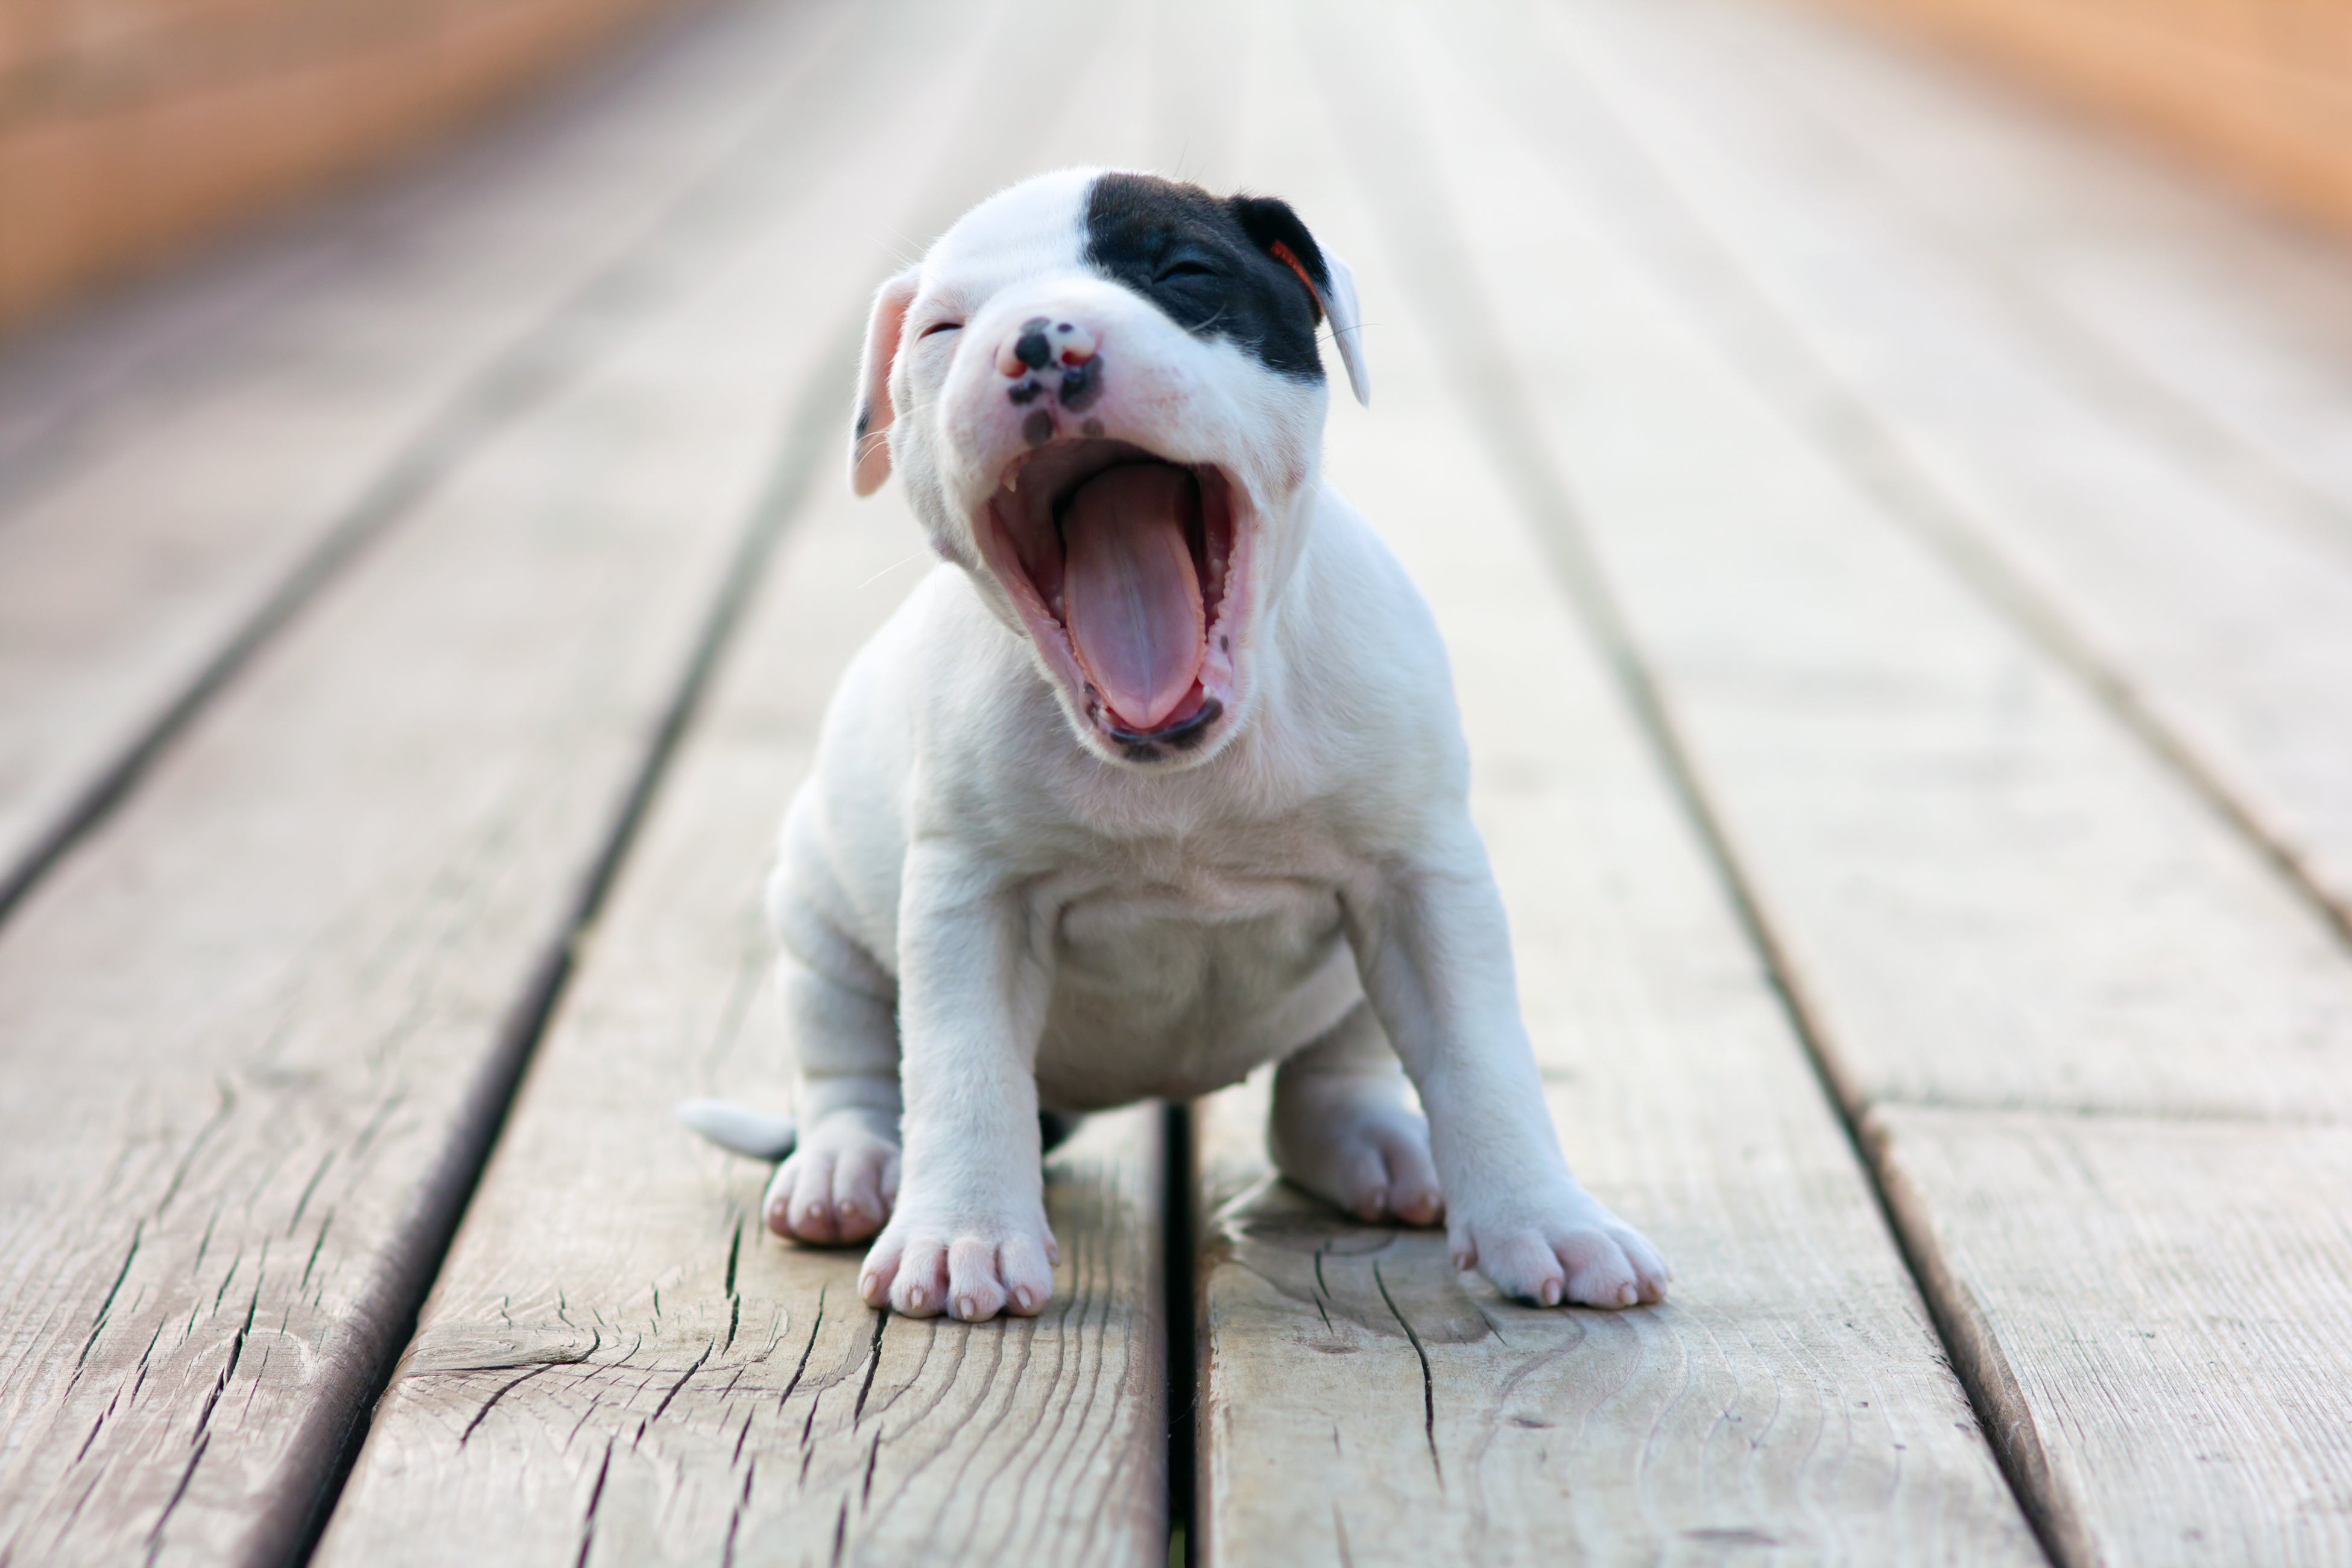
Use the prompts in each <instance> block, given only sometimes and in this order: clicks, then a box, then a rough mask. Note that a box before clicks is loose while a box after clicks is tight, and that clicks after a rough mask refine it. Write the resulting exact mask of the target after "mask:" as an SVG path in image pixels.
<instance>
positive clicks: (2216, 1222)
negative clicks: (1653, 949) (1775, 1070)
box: [1871, 1107, 2352, 1564]
mask: <svg viewBox="0 0 2352 1568" xmlns="http://www.w3.org/2000/svg"><path fill="white" fill-rule="evenodd" d="M1871 1132H1872V1136H1873V1141H1874V1143H1876V1144H1877V1145H1878V1146H1879V1148H1880V1149H1881V1150H1882V1158H1883V1160H1884V1162H1885V1168H1886V1172H1887V1193H1888V1196H1889V1198H1890V1199H1891V1200H1892V1201H1893V1203H1894V1204H1895V1209H1896V1212H1897V1213H1898V1214H1900V1215H1902V1216H1903V1222H1904V1224H1905V1226H1906V1228H1907V1229H1910V1230H1913V1231H1915V1232H1916V1233H1918V1234H1921V1235H1931V1236H1933V1237H1935V1245H1934V1247H1933V1248H1932V1251H1931V1254H1930V1255H1931V1256H1932V1257H1933V1258H1935V1259H1936V1260H1937V1261H1936V1279H1935V1283H1936V1288H1937V1289H1938V1290H1939V1291H1942V1292H1946V1293H1948V1294H1950V1295H1952V1296H1953V1297H1954V1298H1956V1299H1968V1300H1971V1301H1972V1302H1973V1303H1974V1306H1975V1310H1976V1312H1977V1314H1979V1315H1978V1316H1975V1317H1973V1318H1972V1319H1971V1323H1972V1326H1974V1327H1976V1328H1978V1329H1979V1332H1977V1333H1976V1334H1974V1335H1973V1336H1971V1337H1969V1338H1968V1339H1966V1340H1964V1341H1963V1342H1961V1343H1960V1344H1959V1345H1958V1346H1956V1349H1958V1351H1959V1353H1960V1354H1961V1355H1962V1356H1963V1358H1964V1359H1965V1361H1967V1362H1973V1363H1976V1365H1977V1366H1978V1367H1979V1369H1980V1371H1979V1376H1980V1377H1981V1380H1982V1381H1983V1383H1984V1384H1985V1385H1986V1386H1988V1387H1990V1388H1993V1389H1997V1390H1999V1391H2000V1395H1999V1396H2000V1409H2001V1412H2002V1415H2003V1416H2004V1420H2005V1425H2006V1426H2008V1428H2009V1431H2010V1434H2011V1437H2010V1441H2011V1444H2012V1446H2013V1447H2016V1448H2018V1449H2019V1450H2021V1451H2023V1452H2025V1453H2027V1454H2029V1455H2030V1456H2031V1457H2032V1462H2033V1463H2034V1464H2035V1465H2037V1466H2038V1467H2039V1468H2041V1469H2042V1472H2043V1474H2044V1476H2045V1478H2046V1479H2045V1482H2044V1484H2045V1486H2046V1489H2047V1491H2046V1495H2047V1496H2048V1497H2049V1498H2050V1499H2051V1500H2052V1504H2053V1510H2052V1511H2053V1516H2054V1522H2055V1523H2056V1525H2057V1531H2056V1532H2057V1533H2058V1534H2060V1536H2061V1538H2062V1539H2064V1540H2067V1541H2068V1542H2070V1543H2072V1544H2073V1551H2072V1552H2071V1553H2070V1555H2071V1557H2072V1558H2073V1560H2074V1561H2077V1562H2084V1563H2090V1562H2107V1563H2148V1564H2170V1563H2179V1564H2202V1563H2341V1562H2344V1561H2345V1560H2346V1559H2347V1557H2352V1517H2347V1510H2346V1509H2345V1506H2344V1495H2345V1478H2346V1477H2347V1476H2352V1392H2347V1391H2352V1375H2347V1373H2352V1358H2347V1355H2346V1353H2345V1346H2346V1344H2347V1342H2352V1310H2347V1297H2346V1294H2345V1290H2344V1281H2345V1279H2347V1277H2352V1226H2347V1223H2346V1220H2345V1215H2344V1210H2343V1205H2342V1204H2340V1203H2339V1202H2337V1201H2336V1194H2340V1193H2342V1192H2343V1191H2344V1190H2345V1188H2346V1185H2347V1183H2352V1131H2347V1130H2346V1129H2344V1128H2341V1127H2276V1126H2272V1127H2257V1126H2247V1125H2243V1124H2231V1123H2202V1124H2200V1123H2189V1122H2179V1121H2137V1120H2121V1119H2108V1118H2093V1119H2084V1118H2080V1117H2072V1116H2048V1115H2035V1114H2027V1113H2015V1114H2008V1115H1997V1116H1986V1115H1979V1114H1959V1113H1954V1112H1950V1111H1937V1110H1919V1109H1913V1108H1909V1107H1891V1108H1888V1109H1886V1110H1881V1111H1876V1112H1874V1113H1873V1115H1872V1119H1871ZM1986 1325H1991V1326H1994V1327H1995V1328H1996V1329H1997V1331H1996V1332H1991V1333H1987V1332H1983V1331H1982V1329H1983V1328H1984V1327H1985V1326H1986Z"/></svg>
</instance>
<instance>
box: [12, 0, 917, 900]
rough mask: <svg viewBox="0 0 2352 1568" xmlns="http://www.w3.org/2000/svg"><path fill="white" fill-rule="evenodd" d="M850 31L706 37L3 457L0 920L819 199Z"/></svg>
mask: <svg viewBox="0 0 2352 1568" xmlns="http://www.w3.org/2000/svg"><path fill="white" fill-rule="evenodd" d="M841 30H842V18H841V17H840V16H837V15H836V14H835V10H834V8H832V7H829V6H807V7H803V6H792V7H778V8H772V9H762V10H755V11H751V12H744V13H740V14H738V15H737V16H735V17H734V20H733V26H731V27H729V28H716V29H710V28H706V29H702V30H698V31H697V32H696V33H694V34H693V35H692V36H690V37H685V38H682V39H680V40H678V42H677V44H676V45H675V46H674V47H672V48H671V49H670V50H668V51H666V58H664V59H663V60H661V61H660V62H659V64H658V68H655V69H649V70H646V71H643V72H640V73H633V75H632V76H631V77H630V78H628V79H625V80H624V81H623V82H621V83H618V84H616V86H615V88H614V89H613V90H612V91H609V92H608V93H606V94H605V95H603V96H604V107H605V108H606V109H607V110H609V116H608V117H606V118H602V119H594V120H590V121H585V122H578V121H575V122H573V123H572V124H569V125H563V124H558V125H557V126H554V127H551V132H553V134H548V133H542V134H541V136H539V137H535V138H522V139H520V142H521V144H520V147H519V148H516V149H513V150H510V151H509V156H508V157H506V158H505V159H503V160H495V161H487V162H488V166H487V167H486V166H484V163H482V162H478V163H476V164H475V165H473V166H472V167H470V168H467V169H464V170H461V171H457V172H455V173H453V174H451V175H450V176H448V177H447V178H446V179H444V180H442V181H439V182H426V183H425V185H424V187H423V188H422V189H415V190H410V191H406V192H404V193H401V194H400V198H401V199H396V200H395V199H387V200H386V201H384V202H383V203H381V204H370V205H363V206H362V207H361V208H360V209H358V210H356V211H354V212H352V213H350V214H348V215H346V216H343V217H342V218H341V219H339V220H337V221H336V222H334V223H331V224H328V225H325V226H327V227H329V228H334V229H338V230H339V231H340V232H339V233H338V234H337V235H336V237H335V242H334V244H333V245H332V246H331V247H328V248H329V250H330V251H331V253H334V254H338V255H340V256H341V258H342V260H343V262H344V265H343V266H341V267H340V268H331V269H328V270H326V271H323V272H319V273H316V274H315V275H313V276H311V277H310V278H309V279H307V280H305V279H302V278H301V277H300V276H299V273H298V276H297V277H296V278H294V279H289V280H287V281H288V285H289V292H290V293H291V295H292V298H291V299H290V300H287V301H286V302H285V303H284V305H283V306H282V307H280V308H278V309H274V310H270V311H268V314H267V315H265V316H262V317H259V318H258V319H257V320H247V321H245V330H243V331H234V332H231V331H224V330H223V328H222V326H215V328H214V330H213V331H210V332H205V331H194V333H193V334H192V336H193V340H194V341H192V342H184V343H181V344H178V345H176V349H177V356H176V357H177V361H178V363H172V361H171V359H170V358H168V357H167V358H166V359H165V361H164V363H155V361H156V358H157V357H158V356H157V355H155V354H154V353H150V354H148V355H145V356H135V357H134V358H133V361H132V363H131V364H128V365H124V366H121V367H115V368H110V369H109V370H107V371H106V372H104V373H103V374H100V375H99V376H98V379H99V381H100V384H101V385H103V384H105V383H107V382H111V383H112V384H113V385H114V390H113V391H112V393H111V394H110V395H92V396H91V397H90V398H89V399H88V401H89V404H90V406H87V407H84V408H83V409H82V410H81V411H80V416H81V417H80V423H82V424H83V425H84V426H94V428H84V429H81V430H79V431H77V430H76V429H74V428H71V427H68V428H63V429H55V428H51V429H46V430H40V431H38V432H37V433H38V434H39V440H38V441H37V443H35V444H33V445H31V446H28V447H26V450H24V451H22V452H20V453H17V454H15V455H12V456H11V458H10V460H9V471H10V472H11V474H12V475H14V474H16V464H17V463H19V462H31V463H33V464H34V465H35V467H36V469H37V470H39V471H35V472H32V473H28V474H25V475H24V476H23V477H22V478H21V479H12V480H11V482H10V483H9V484H8V485H7V486H6V487H5V488H0V626H5V627H6V628H7V635H6V637H5V639H0V907H5V905H6V904H7V903H9V902H11V901H13V897H14V895H15V894H16V893H17V892H19V891H20V890H21V889H22V887H23V886H24V884H25V883H26V880H27V879H30V878H32V877H34V876H36V875H37V873H38V872H39V871H40V870H41V869H42V868H43V865H44V863H45V860H46V858H47V857H49V856H50V855H52V854H53V853H54V852H55V850H56V849H57V847H58V845H59V844H60V842H61V841H63V840H65V839H67V838H68V837H70V836H71V835H72V834H73V833H74V832H75V831H77V829H78V828H79V826H80V825H81V823H82V822H83V820H84V819H85V818H86V817H87V816H88V815H89V812H90V811H91V809H92V808H93V807H95V806H102V805H103V804H104V802H105V800H106V798H107V795H108V794H109V792H110V791H111V790H112V789H114V788H115V787H117V786H118V785H119V784H120V783H121V776H122V771H123V770H124V768H125V767H126V766H130V767H136V766H137V765H139V764H140V763H142V761H143V757H144V752H143V748H144V747H146V746H147V745H148V744H149V743H151V742H152V741H153V740H154V739H155V737H156V736H157V734H158V732H159V731H168V730H169V728H170V727H171V726H173V724H175V723H176V722H178V721H180V720H181V719H182V718H183V717H184V714H185V711H186V710H187V708H188V707H189V706H190V705H192V704H194V703H196V702H200V701H201V700H203V699H204V698H205V696H206V695H207V694H208V692H209V690H210V689H211V687H212V686H213V685H215V684H216V683H217V682H218V681H219V680H220V679H223V678H224V677H225V676H226V674H227V673H229V671H230V669H231V668H233V666H234V663H235V662H236V659H238V658H241V657H243V656H244V655H245V654H246V653H247V652H248V651H249V649H250V647H252V646H253V645H254V644H255V643H256V642H257V641H259V640H261V639H264V638H266V637H268V635H271V634H272V633H273V632H274V631H275V630H276V628H277V627H278V625H280V624H281V623H282V622H283V620H284V619H285V617H286V616H289V614H292V613H294V612H295V611H297V610H298V609H299V605H301V604H302V603H303V602H304V600H305V599H306V598H307V597H308V596H309V595H311V594H312V593H315V592H316V591H317V589H318V588H319V587H320V584H322V583H323V582H324V581H326V580H327V579H329V578H331V576H332V575H333V574H335V573H336V572H337V571H339V570H340V569H341V568H342V567H343V566H344V565H346V564H348V563H349V561H350V560H351V558H352V555H353V554H354V553H355V552H359V551H362V550H363V549H364V548H365V547H366V546H367V545H368V544H369V543H370V542H373V540H374V539H375V538H376V537H378V536H379V535H380V534H382V533H383V531H385V530H387V529H389V528H393V527H395V526H397V525H398V524H399V523H400V522H401V521H403V520H404V519H405V518H407V517H408V516H410V515H412V514H413V513H414V512H415V510H416V509H417V507H418V506H419V505H420V504H422V503H423V502H424V501H425V500H427V499H428V498H429V497H430V496H431V495H432V493H433V492H434V491H435V489H436V488H438V487H440V486H441V485H443V484H445V483H446V482H447V481H448V479H450V477H451V475H452V474H454V473H456V472H457V471H458V470H459V469H461V468H463V467H464V466H465V465H466V464H467V462H468V461H469V460H471V459H472V458H475V457H476V456H477V455H478V454H479V453H480V452H481V451H482V450H483V449H484V448H485V447H488V446H489V445H490V444H492V443H494V442H495V441H496V440H497V439H498V438H499V437H500V436H501V435H502V434H503V433H505V432H506V431H507V430H508V429H509V428H510V427H511V426H513V425H514V423H515V421H517V420H518V419H520V418H521V417H522V416H525V415H526V414H528V413H529V412H530V410H531V409H532V408H534V407H536V406H538V405H540V404H541V403H543V402H544V401H545V400H546V399H547V398H548V397H550V396H551V395H553V394H554V393H556V392H557V391H558V390H559V389H561V388H562V387H563V386H565V385H567V384H572V383H573V382H576V381H577V380H578V379H579V378H580V377H581V376H583V375H584V374H587V373H588V372H589V370H590V369H591V368H592V367H593V366H594V365H595V364H597V363H599V362H600V361H602V360H603V359H604V358H606V357H607V356H609V355H610V354H611V353H613V352H614V350H615V348H616V347H617V346H619V345H620V344H622V343H624V342H626V341H627V340H628V338H629V335H630V334H631V333H632V332H634V331H638V330H640V329H641V328H642V326H643V324H644V323H645V321H646V320H647V319H648V317H649V316H650V314H651V313H652V312H654V311H655V310H656V309H657V308H658V307H659V306H660V305H661V304H663V303H664V302H665V301H667V300H672V299H674V298H675V297H676V294H677V290H678V289H679V288H680V287H681V286H683V285H684V284H685V283H686V282H687V281H688V280H689V279H692V278H694V277H696V276H698V275H699V273H700V272H701V271H703V270H705V269H707V268H709V267H710V266H711V265H714V264H715V263H716V261H717V260H718V259H719V258H722V257H724V256H726V255H728V254H730V253H731V252H734V251H737V250H740V247H742V246H743V245H745V244H747V243H749V242H750V241H751V239H752V238H753V237H755V235H756V234H757V232H758V228H759V225H760V224H761V222H762V221H764V220H765V219H766V217H767V216H768V215H769V214H771V213H772V207H771V206H768V205H763V204H761V202H760V201H759V200H758V192H759V190H760V188H761V186H763V185H765V186H769V187H771V188H772V186H773V185H774V184H776V183H778V182H784V183H789V182H790V181H791V180H792V179H793V178H804V177H807V173H808V171H807V170H806V167H805V156H806V153H805V149H807V148H809V147H811V146H814V144H815V142H814V135H813V132H814V131H815V130H816V129H817V128H820V127H822V126H824V124H826V123H827V121H828V118H829V117H832V118H837V116H838V112H839V107H840V104H839V100H838V97H837V83H838V81H839V80H840V79H841V76H840V73H839V72H838V71H837V70H835V71H833V72H830V73H829V72H828V71H827V69H826V68H825V67H824V65H823V64H822V63H821V59H820V57H821V56H822V54H823V53H824V46H825V45H827V44H834V43H835V42H836V35H838V34H839V33H840V32H841ZM870 38H871V33H870V31H869V32H868V33H867V35H866V39H860V40H856V44H857V45H859V46H865V45H866V42H867V40H870ZM836 47H838V46H837V45H836ZM828 79H830V80H831V81H832V82H834V83H835V84H836V86H835V90H830V91H829V90H826V84H827V82H828ZM518 154H520V155H518ZM734 198H745V199H734ZM318 243H321V244H323V243H324V242H323V241H321V242H318ZM249 308H250V307H249ZM237 319H238V318H237V317H236V315H235V314H234V313H232V316H231V321H232V322H234V321H236V320H237ZM223 325H226V323H224V324H223ZM91 336H92V337H94V338H96V339H98V340H100V341H98V342H93V343H91V344H89V345H87V348H88V353H89V355H90V356H92V357H96V358H99V359H100V360H104V359H106V358H107V357H109V356H108V353H107V351H108V350H109V349H110V348H112V347H113V346H114V345H112V344H111V343H110V342H107V341H106V335H105V334H104V333H102V332H93V333H92V334H91ZM71 357H72V356H71V355H70V354H68V353H65V348H64V345H58V349H57V352H56V353H52V354H50V355H46V356H44V361H45V363H46V366H47V371H46V374H45V375H44V377H43V379H42V380H41V381H40V382H39V383H38V384H29V385H23V386H20V387H16V388H12V389H11V390H12V391H16V392H19V393H21V394H22V396H21V397H20V398H18V399H16V402H17V403H19V404H23V403H30V402H34V401H37V400H38V399H39V398H40V396H41V395H43V394H44V392H45V391H46V389H47V387H48V386H49V385H50V384H52V383H53V382H55V381H57V380H60V379H62V380H66V381H68V382H70V381H71V379H72V367H71V366H70V365H68V364H60V363H58V360H59V359H60V358H63V359H67V360H70V358H71ZM20 412H21V410H20ZM25 417H26V418H29V417H30V416H29V414H26V415H25ZM34 433H35V432H27V433H26V436H27V440H28V441H30V440H31V437H32V435H33V434H34ZM77 437H79V440H77ZM52 447H58V448H61V450H59V451H57V452H55V453H52V452H51V451H50V448H52ZM44 463H46V464H47V467H46V469H42V468H41V465H43V464H44Z"/></svg>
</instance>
